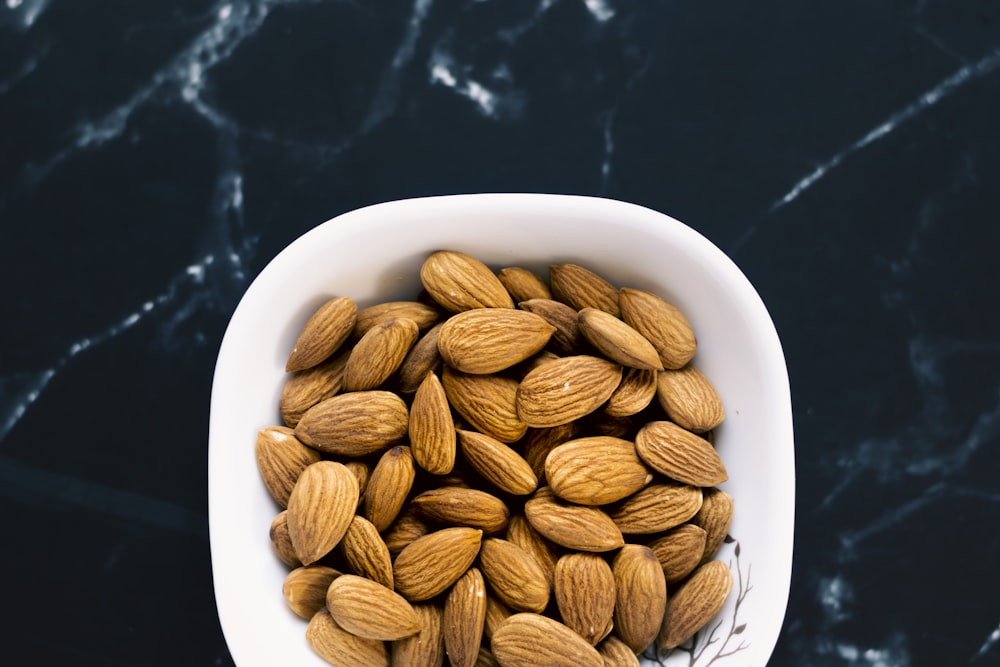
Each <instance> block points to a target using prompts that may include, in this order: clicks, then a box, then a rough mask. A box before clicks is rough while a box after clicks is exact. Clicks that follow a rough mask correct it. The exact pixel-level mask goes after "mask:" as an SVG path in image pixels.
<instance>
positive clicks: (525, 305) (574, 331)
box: [517, 298, 587, 355]
mask: <svg viewBox="0 0 1000 667" xmlns="http://www.w3.org/2000/svg"><path fill="white" fill-rule="evenodd" d="M517 307H518V308H520V309H522V310H526V311H528V312H529V313H534V314H536V315H539V316H540V317H543V318H545V321H546V322H548V323H549V324H550V325H552V327H553V328H554V329H555V331H553V332H552V337H551V338H550V339H549V347H550V349H551V350H552V351H554V352H556V353H557V354H561V355H573V354H580V353H581V352H582V350H583V349H584V347H583V346H584V345H585V344H586V342H587V341H586V339H584V337H583V334H582V333H581V332H580V326H579V323H578V321H577V311H576V309H574V308H573V307H572V306H567V305H566V304H565V303H563V302H562V301H555V300H553V299H551V298H550V299H528V300H526V301H521V302H520V303H518V304H517Z"/></svg>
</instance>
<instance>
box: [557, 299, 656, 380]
mask: <svg viewBox="0 0 1000 667" xmlns="http://www.w3.org/2000/svg"><path fill="white" fill-rule="evenodd" d="M577 322H578V326H579V328H580V333H582V334H583V337H584V338H586V339H587V340H588V341H590V344H591V345H593V346H594V347H595V348H597V349H598V350H600V351H601V353H602V354H603V355H604V356H606V357H607V358H608V359H611V360H612V361H615V362H617V363H619V364H621V365H622V366H627V367H629V368H644V369H647V370H654V371H658V370H663V364H662V363H660V356H659V355H658V354H657V353H656V348H654V347H653V344H652V343H650V342H649V341H648V340H646V339H645V338H644V337H643V336H642V334H640V333H639V332H638V331H636V330H635V329H633V328H632V327H630V326H629V325H628V324H626V323H625V322H623V321H621V320H620V319H618V318H617V317H615V316H614V315H611V314H610V313H606V312H604V311H603V310H599V309H597V308H584V309H583V310H581V311H580V312H579V314H578V315H577Z"/></svg>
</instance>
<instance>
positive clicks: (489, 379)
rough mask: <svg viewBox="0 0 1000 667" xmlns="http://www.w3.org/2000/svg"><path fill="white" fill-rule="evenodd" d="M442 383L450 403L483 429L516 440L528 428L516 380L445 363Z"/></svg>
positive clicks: (471, 422)
mask: <svg viewBox="0 0 1000 667" xmlns="http://www.w3.org/2000/svg"><path fill="white" fill-rule="evenodd" d="M441 383H442V384H443V385H444V391H445V394H446V395H447V396H448V402H449V404H450V405H451V406H452V407H453V408H454V409H455V411H456V412H458V414H460V415H461V416H462V418H463V419H465V420H466V421H467V422H469V424H470V425H471V426H472V428H474V429H475V430H477V431H479V432H480V433H485V434H487V435H490V436H493V437H494V438H496V439H497V440H499V441H500V442H516V441H517V440H520V439H521V436H523V435H524V432H525V431H527V430H528V425H527V424H525V423H524V421H523V420H522V419H521V417H520V416H519V415H518V412H517V393H518V391H517V389H518V382H517V380H514V379H512V378H507V377H502V376H499V375H471V374H469V373H462V372H460V371H457V370H454V369H453V368H451V367H448V366H446V367H445V369H444V374H443V375H442V377H441Z"/></svg>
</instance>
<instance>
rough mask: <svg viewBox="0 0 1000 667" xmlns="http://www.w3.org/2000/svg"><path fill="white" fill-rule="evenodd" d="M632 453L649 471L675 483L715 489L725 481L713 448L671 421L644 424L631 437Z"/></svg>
mask: <svg viewBox="0 0 1000 667" xmlns="http://www.w3.org/2000/svg"><path fill="white" fill-rule="evenodd" d="M635 450H636V451H637V452H638V453H639V457H640V458H642V460H643V461H645V462H646V464H647V465H648V466H649V467H650V468H652V469H653V470H656V471H658V472H661V473H663V474H664V475H666V476H667V477H670V478H671V479H674V480H677V481H678V482H684V483H686V484H691V485H694V486H715V485H717V484H721V483H722V482H724V481H726V480H727V479H728V478H729V476H728V474H727V473H726V466H725V464H723V462H722V459H721V458H719V454H718V453H717V452H716V451H715V448H714V447H712V445H711V444H710V443H709V442H708V441H707V440H705V439H704V438H702V437H699V436H697V435H695V434H694V433H691V432H690V431H687V430H685V429H683V428H681V427H680V426H678V425H677V424H674V423H673V422H668V421H651V422H649V423H647V424H646V425H645V426H643V427H642V428H641V429H639V432H638V433H636V435H635Z"/></svg>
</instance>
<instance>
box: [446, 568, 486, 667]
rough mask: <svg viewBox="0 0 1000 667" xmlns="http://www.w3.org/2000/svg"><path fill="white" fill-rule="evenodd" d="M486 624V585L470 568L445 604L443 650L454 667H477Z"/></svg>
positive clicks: (456, 583) (477, 572) (452, 590)
mask: <svg viewBox="0 0 1000 667" xmlns="http://www.w3.org/2000/svg"><path fill="white" fill-rule="evenodd" d="M485 623H486V582H485V581H484V580H483V574H482V572H480V571H479V570H478V569H476V568H474V567H470V568H469V570H468V571H467V572H466V573H465V574H463V575H462V576H461V577H460V578H459V580H458V581H456V582H455V583H454V584H452V587H451V590H450V591H449V592H448V597H447V598H445V601H444V624H443V634H444V650H445V653H446V655H447V656H448V664H449V665H451V667H475V664H476V659H477V658H478V657H479V644H480V642H481V641H482V639H483V628H484V627H485Z"/></svg>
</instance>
